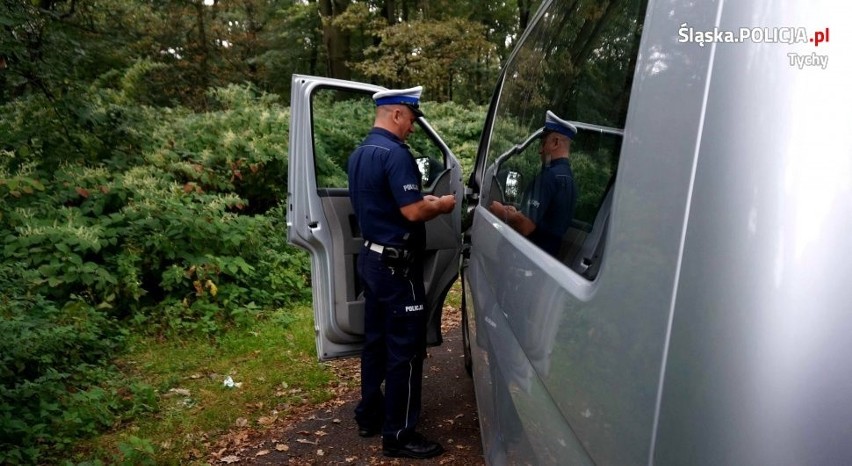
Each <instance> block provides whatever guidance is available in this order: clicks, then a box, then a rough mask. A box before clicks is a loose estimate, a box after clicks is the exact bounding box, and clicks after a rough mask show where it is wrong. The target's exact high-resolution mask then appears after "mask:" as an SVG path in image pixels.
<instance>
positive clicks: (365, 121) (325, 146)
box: [311, 88, 446, 192]
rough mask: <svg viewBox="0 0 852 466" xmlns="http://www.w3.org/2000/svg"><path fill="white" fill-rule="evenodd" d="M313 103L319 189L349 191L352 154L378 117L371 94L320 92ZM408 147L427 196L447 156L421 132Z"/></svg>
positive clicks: (323, 89) (417, 132) (419, 131)
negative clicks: (349, 168) (347, 164)
mask: <svg viewBox="0 0 852 466" xmlns="http://www.w3.org/2000/svg"><path fill="white" fill-rule="evenodd" d="M312 100H313V101H312V105H311V108H312V110H313V121H312V124H313V134H314V164H315V168H316V177H317V180H316V181H317V188H318V189H325V190H335V189H337V190H343V189H348V187H349V180H348V178H347V175H346V163H347V160H348V159H349V154H351V153H352V151H353V150H355V148H356V147H358V144H360V143H361V141H362V140H364V138H365V137H366V136H367V133H368V132H369V131H370V128H372V127H373V120H374V119H375V116H376V105H375V103H374V102H373V99H372V94H368V93H358V92H351V91H343V90H340V89H327V88H320V89H319V90H317V91H316V92H315V93H314V95H313V96H312ZM406 143H407V144H408V145H409V147H410V149H411V153H412V154H413V155H414V157H415V159H416V161H417V167H418V168H419V169H420V174H421V176H422V180H423V189H424V192H429V191H430V190H429V188H430V184H431V183H432V182H434V181H435V179H436V178H437V177H438V175H440V174H441V173H442V172H444V170H445V167H446V163H445V156H444V155H443V154H442V152H441V150H440V149H439V147H438V146H437V145H436V144H435V142H433V141H432V140H431V139H430V138H429V137H428V136H426V135H425V132H424V131H423V130H422V129H421V130H418V131H415V132H414V133H413V134H412V135H411V136H410V137H409V138H408V140H407V142H406Z"/></svg>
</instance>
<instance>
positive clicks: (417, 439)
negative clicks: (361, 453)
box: [382, 433, 444, 459]
mask: <svg viewBox="0 0 852 466" xmlns="http://www.w3.org/2000/svg"><path fill="white" fill-rule="evenodd" d="M443 452H444V447H442V446H441V444H440V443H438V442H433V441H431V440H427V439H426V438H424V437H423V436H422V435H420V434H416V433H415V434H412V435H411V436H410V437H409V438H408V439H407V440H403V441H400V440H394V439H389V438H383V439H382V454H384V455H385V456H390V457H393V458H415V459H426V458H432V457H434V456H438V455H440V454H441V453H443Z"/></svg>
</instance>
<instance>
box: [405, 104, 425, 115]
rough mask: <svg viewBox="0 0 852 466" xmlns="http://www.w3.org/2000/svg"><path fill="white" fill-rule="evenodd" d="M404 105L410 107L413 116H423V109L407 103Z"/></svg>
mask: <svg viewBox="0 0 852 466" xmlns="http://www.w3.org/2000/svg"><path fill="white" fill-rule="evenodd" d="M405 106H406V107H408V108H410V109H411V112H412V113H414V116H417V117H422V116H423V111H422V110H420V109H419V108H417V107H415V106H413V105H408V104H406V105H405Z"/></svg>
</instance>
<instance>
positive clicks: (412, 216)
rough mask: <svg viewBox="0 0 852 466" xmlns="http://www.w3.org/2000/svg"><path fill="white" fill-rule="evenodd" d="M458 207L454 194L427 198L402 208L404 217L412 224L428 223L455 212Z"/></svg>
mask: <svg viewBox="0 0 852 466" xmlns="http://www.w3.org/2000/svg"><path fill="white" fill-rule="evenodd" d="M455 206H456V197H455V196H453V195H452V194H447V195H445V196H441V197H436V196H426V197H424V198H423V199H421V200H419V201H417V202H413V203H411V204H408V205H406V206H403V207H400V209H399V211H400V212H402V216H403V217H405V218H407V219H408V220H409V221H411V222H426V221H429V220H432V219H433V218H435V217H437V216H438V215H441V214H447V213H450V212H452V211H453V208H454V207H455Z"/></svg>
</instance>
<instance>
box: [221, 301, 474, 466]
mask: <svg viewBox="0 0 852 466" xmlns="http://www.w3.org/2000/svg"><path fill="white" fill-rule="evenodd" d="M459 322H460V316H459V311H458V310H457V309H450V308H445V309H444V319H443V330H444V331H443V334H444V343H443V344H442V345H441V346H438V347H433V348H429V357H428V358H427V359H426V362H425V364H424V366H423V374H424V379H423V411H422V414H421V420H420V426H419V428H418V430H419V431H420V432H421V433H422V434H424V435H425V436H426V437H428V438H431V439H434V440H437V441H439V442H440V443H441V444H442V445H443V446H444V449H445V450H446V452H445V453H444V454H443V455H441V456H438V457H436V458H431V459H428V460H410V459H399V458H386V457H384V456H382V448H381V447H382V445H381V444H382V441H381V438H380V437H379V436H376V437H373V438H368V439H364V438H361V437H359V436H358V433H357V426H356V424H355V420H354V419H353V413H354V409H355V405H356V403H357V402H358V385H359V384H358V380H359V379H360V370H359V365H358V360H357V359H349V360H343V361H335V362H334V363H332V368H333V370H334V371H335V372H336V374H337V376H338V378H339V379H340V380H352V381H353V382H355V383H352V384H349V385H351V386H352V388H349V387H345V388H341V389H340V391H339V394H338V396H337V397H335V399H333V400H332V401H330V402H327V403H325V404H323V405H322V406H319V407H316V406H313V407H308V408H306V409H304V410H300V411H301V412H296V413H291V414H290V415H289V416H288V417H287V418H283V419H279V420H277V421H276V422H275V423H274V424H273V425H271V426H269V427H268V428H266V429H264V430H260V431H258V430H255V429H237V430H234V431H232V432H229V433H228V434H227V435H225V436H223V437H222V438H221V439H220V440H219V442H218V449H217V451H216V453H215V454H214V455H212V456H211V457H210V458H208V461H209V463H210V464H229V463H238V464H258V465H272V464H276V465H280V464H292V465H320V464H322V465H325V464H343V465H346V464H353V465H363V464H371V465H372V464H394V465H403V464H418V465H455V464H459V465H462V464H463V465H481V464H484V461H483V458H482V442H481V440H480V436H479V419H478V418H477V414H476V400H475V398H474V393H473V382H472V380H471V378H470V377H469V376H468V375H467V373H466V372H465V370H464V360H463V357H462V343H461V330H460V328H459ZM344 386H345V385H344V384H341V387H344Z"/></svg>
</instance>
